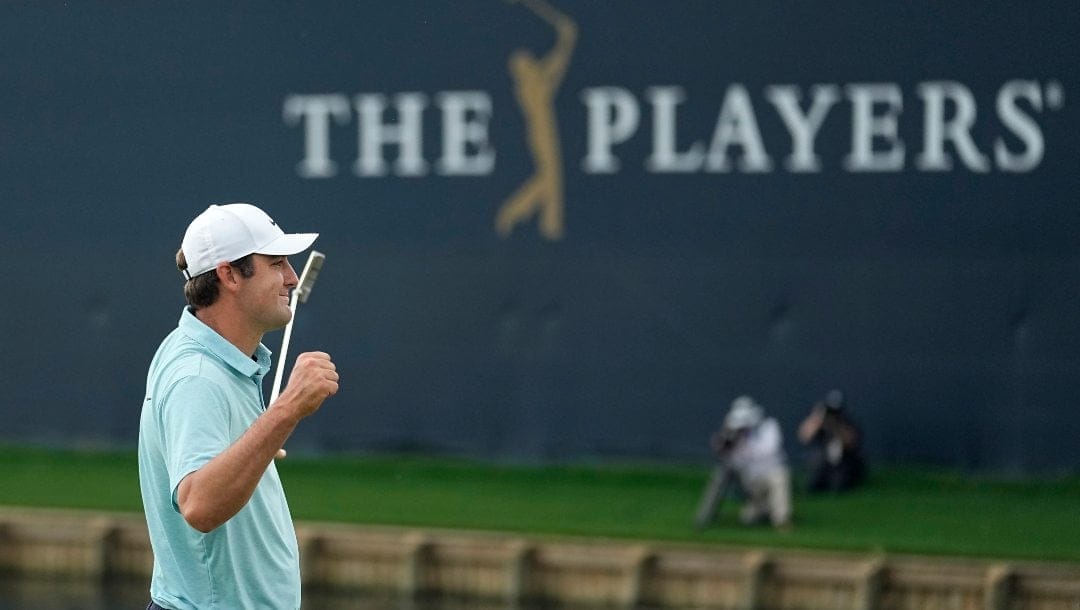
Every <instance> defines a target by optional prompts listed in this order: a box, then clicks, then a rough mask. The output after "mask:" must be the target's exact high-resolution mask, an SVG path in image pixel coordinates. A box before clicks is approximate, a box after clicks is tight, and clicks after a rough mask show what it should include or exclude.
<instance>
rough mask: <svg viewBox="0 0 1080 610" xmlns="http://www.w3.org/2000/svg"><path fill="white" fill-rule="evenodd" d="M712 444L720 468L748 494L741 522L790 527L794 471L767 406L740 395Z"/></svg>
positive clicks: (713, 437)
mask: <svg viewBox="0 0 1080 610" xmlns="http://www.w3.org/2000/svg"><path fill="white" fill-rule="evenodd" d="M710 444H711V445H712V449H713V451H714V452H715V453H716V455H717V457H718V458H719V459H720V465H719V466H718V467H717V468H718V469H722V470H723V472H725V473H730V474H731V475H732V476H733V477H735V478H737V480H738V482H739V484H740V486H741V487H742V489H743V492H744V495H745V497H746V498H745V502H744V503H743V507H742V510H741V512H740V518H741V520H742V522H743V523H744V524H746V525H751V524H755V523H759V522H762V521H768V522H770V523H771V524H772V525H773V527H776V528H777V529H781V530H787V529H789V528H790V527H791V473H790V471H789V470H788V466H787V458H786V456H785V455H784V449H783V436H782V434H781V432H780V425H779V424H778V423H777V422H776V419H774V418H772V417H765V411H764V409H763V408H762V407H761V405H759V404H757V402H755V401H754V399H753V398H751V397H749V396H739V397H738V398H736V399H735V400H734V401H733V402H732V403H731V409H730V410H729V411H728V414H727V416H726V417H725V418H724V425H723V427H722V428H721V429H720V430H718V431H717V432H716V433H715V434H713V436H712V439H711V443H710ZM714 478H715V477H714ZM700 514H701V515H702V516H704V513H703V512H702V513H700ZM710 517H711V515H710ZM700 522H701V519H700V518H699V524H700Z"/></svg>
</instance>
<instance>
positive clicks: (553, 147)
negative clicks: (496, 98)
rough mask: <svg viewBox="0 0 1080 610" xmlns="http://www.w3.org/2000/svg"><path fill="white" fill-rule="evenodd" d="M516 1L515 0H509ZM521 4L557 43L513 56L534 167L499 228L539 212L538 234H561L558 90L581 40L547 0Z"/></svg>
mask: <svg viewBox="0 0 1080 610" xmlns="http://www.w3.org/2000/svg"><path fill="white" fill-rule="evenodd" d="M510 1H511V3H516V2H515V0H510ZM520 4H521V5H522V6H524V7H525V8H526V9H528V10H529V11H531V12H532V13H533V14H535V15H536V16H537V17H539V18H540V19H542V20H544V21H545V22H547V23H548V24H549V25H551V26H552V27H553V28H554V29H555V36H556V38H555V46H554V47H552V49H551V50H550V51H549V52H548V54H547V55H546V56H544V57H542V58H537V57H536V56H535V55H533V54H532V52H531V51H529V50H528V49H517V50H515V51H514V52H513V53H512V54H511V55H510V61H509V63H510V66H509V67H510V76H511V77H512V78H513V80H514V95H515V97H516V98H517V101H518V105H520V106H521V113H522V115H524V118H525V136H526V144H527V145H528V147H529V152H530V154H531V155H532V159H533V166H534V171H533V174H532V176H531V177H529V178H528V179H527V180H525V182H523V183H522V184H521V186H520V187H518V189H517V191H515V192H514V194H513V195H511V196H510V197H508V198H507V199H506V201H504V202H503V203H502V205H501V206H500V207H499V211H498V213H497V214H496V216H495V231H496V232H497V233H498V234H499V236H500V237H502V238H506V237H507V236H509V235H510V232H511V231H513V230H514V227H515V226H516V225H518V224H520V223H522V222H525V221H526V220H528V219H529V218H530V217H532V216H533V215H537V216H538V217H539V218H538V223H539V228H540V234H541V235H543V236H544V237H545V238H547V239H549V240H558V239H561V238H562V236H563V232H564V224H563V223H564V220H563V205H564V204H563V199H564V197H563V169H562V151H561V149H560V143H559V130H558V124H557V123H556V120H555V93H556V91H558V89H559V85H560V84H562V80H563V76H565V74H566V68H567V66H568V65H569V64H570V55H571V54H572V53H573V51H574V43H575V42H576V41H577V31H578V28H577V24H576V23H574V21H573V20H572V19H570V18H569V17H567V16H566V15H564V14H563V13H561V12H559V11H558V10H557V9H555V7H553V6H551V5H550V4H548V3H546V2H544V0H520Z"/></svg>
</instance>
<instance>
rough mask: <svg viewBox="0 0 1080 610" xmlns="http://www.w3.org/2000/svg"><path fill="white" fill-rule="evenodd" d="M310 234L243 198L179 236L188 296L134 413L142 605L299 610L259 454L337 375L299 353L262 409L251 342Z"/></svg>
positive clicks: (275, 499) (281, 318)
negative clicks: (145, 535) (145, 558)
mask: <svg viewBox="0 0 1080 610" xmlns="http://www.w3.org/2000/svg"><path fill="white" fill-rule="evenodd" d="M316 237H318V234H316V233H306V234H288V235H287V234H285V233H284V232H283V231H282V230H281V229H280V228H279V227H278V226H277V224H276V223H275V222H274V221H273V220H272V219H271V218H270V217H269V216H267V215H266V213H264V212H263V211H262V210H260V209H259V208H257V207H255V206H253V205H249V204H245V203H234V204H229V205H221V206H217V205H212V206H210V207H209V208H208V209H207V210H206V211H205V212H203V213H202V214H200V215H199V216H198V217H196V218H195V220H193V221H192V222H191V224H190V225H189V226H188V228H187V232H186V233H185V234H184V240H183V243H182V246H181V248H180V251H179V252H177V254H176V265H177V267H178V268H179V269H180V271H181V272H182V273H183V274H184V277H185V278H186V280H187V281H186V283H185V284H184V297H185V298H186V300H187V303H188V304H187V307H185V308H184V310H183V311H182V313H181V314H180V322H179V325H178V326H177V328H176V329H175V330H173V331H172V333H170V334H169V335H168V336H167V337H166V338H165V340H164V341H163V342H162V343H161V346H160V347H159V348H158V350H157V353H156V354H155V355H154V359H153V361H152V362H151V363H150V370H149V373H148V375H147V378H146V398H145V400H144V402H143V407H142V416H141V419H140V422H139V484H140V488H141V491H142V500H143V507H144V510H145V512H146V522H147V525H148V526H149V530H150V543H151V546H152V547H153V551H154V570H153V577H152V580H151V584H150V596H151V599H152V601H151V603H150V605H149V606H147V607H148V608H149V609H156V608H165V609H168V610H189V609H191V610H194V609H198V610H209V609H229V610H236V609H239V608H287V609H292V610H295V609H297V608H299V607H300V558H299V550H298V548H297V542H296V532H295V531H294V529H293V524H292V517H291V515H290V513H289V506H288V504H287V503H286V501H285V493H284V490H283V489H282V486H281V481H280V479H279V478H278V473H277V469H276V467H275V465H274V461H273V460H274V457H275V455H277V454H278V453H279V450H281V447H282V446H283V445H284V443H285V441H286V439H288V438H289V436H290V435H291V434H292V432H293V430H294V429H295V428H296V426H297V424H299V422H300V420H301V419H303V418H304V417H307V416H308V415H311V414H312V413H314V412H315V411H317V410H318V409H319V407H320V406H321V405H322V403H323V401H324V400H325V399H326V398H328V397H329V396H332V395H334V394H335V393H337V390H338V374H337V372H336V371H335V367H334V363H333V362H332V361H331V359H330V356H329V355H327V354H325V353H323V352H309V353H305V354H300V356H299V357H297V359H296V364H295V366H294V367H293V369H292V373H291V375H290V378H289V383H288V385H287V386H286V387H285V389H284V391H282V393H281V395H280V396H279V397H278V399H277V400H276V401H274V403H273V404H271V405H269V406H266V405H264V404H263V394H262V381H263V377H264V376H265V375H266V373H267V372H269V370H270V350H268V349H267V348H266V347H265V346H264V345H263V344H262V342H261V341H262V337H263V334H264V333H266V332H267V331H269V330H273V329H276V328H281V327H283V326H285V325H286V324H287V323H288V322H289V319H290V318H291V316H292V312H291V310H290V309H289V291H290V290H291V289H293V288H295V287H296V284H297V282H298V278H297V277H296V273H295V272H294V271H293V268H292V266H291V265H290V264H289V261H288V259H287V258H286V256H288V255H291V254H297V253H299V252H302V251H303V250H306V249H307V248H308V247H310V246H311V244H312V243H313V242H314V241H315V238H316ZM282 455H283V452H282Z"/></svg>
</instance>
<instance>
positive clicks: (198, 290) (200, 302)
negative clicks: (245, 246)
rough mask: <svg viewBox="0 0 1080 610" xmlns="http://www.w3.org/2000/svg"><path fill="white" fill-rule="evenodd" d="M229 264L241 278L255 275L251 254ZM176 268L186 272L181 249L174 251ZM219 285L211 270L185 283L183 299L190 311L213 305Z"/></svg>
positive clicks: (185, 262)
mask: <svg viewBox="0 0 1080 610" xmlns="http://www.w3.org/2000/svg"><path fill="white" fill-rule="evenodd" d="M229 264H230V265H232V266H233V267H236V268H237V269H238V270H239V271H240V275H241V276H243V277H251V276H253V275H255V258H254V255H252V254H248V255H247V256H244V257H241V258H238V259H236V260H234V261H232V262H231V263H229ZM176 268H177V269H179V270H180V271H186V270H187V268H188V264H187V257H186V256H184V249H183V248H181V249H179V250H177V251H176ZM220 283H221V282H220V280H218V276H217V273H216V272H215V271H214V270H213V269H211V270H209V271H207V272H205V273H200V274H199V275H196V276H195V277H193V278H191V279H189V280H188V281H187V282H185V283H184V298H185V299H187V302H188V305H190V306H191V309H192V311H198V310H199V308H200V307H209V306H211V305H213V304H214V303H215V302H216V301H217V299H218V292H219V288H220V286H219V284H220Z"/></svg>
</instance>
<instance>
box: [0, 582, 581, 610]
mask: <svg viewBox="0 0 1080 610" xmlns="http://www.w3.org/2000/svg"><path fill="white" fill-rule="evenodd" d="M148 591H149V584H148V583H146V582H143V581H141V580H119V581H109V582H100V581H90V580H56V579H43V578H31V577H18V578H17V577H13V576H0V610H125V609H130V610H143V609H144V608H145V607H146V602H147V601H149V598H148V597H147V595H148V593H147V592H148ZM540 608H541V606H537V605H522V604H506V603H497V602H495V603H493V602H478V601H475V600H468V601H466V600H458V599H445V598H438V599H408V598H398V597H373V596H370V595H359V594H356V593H342V592H329V591H319V590H305V591H304V604H303V610H540ZM559 608H560V610H574V609H573V608H569V607H566V606H559Z"/></svg>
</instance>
